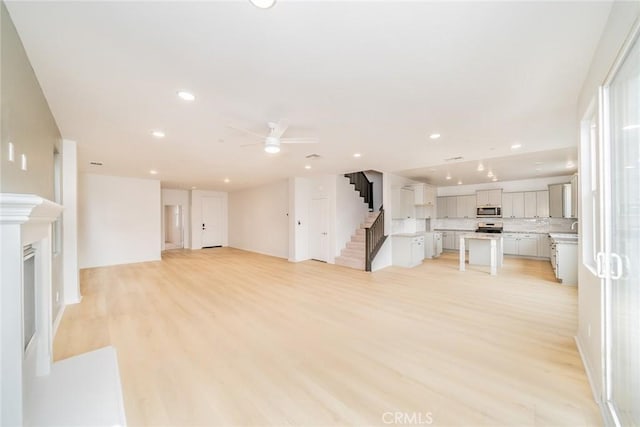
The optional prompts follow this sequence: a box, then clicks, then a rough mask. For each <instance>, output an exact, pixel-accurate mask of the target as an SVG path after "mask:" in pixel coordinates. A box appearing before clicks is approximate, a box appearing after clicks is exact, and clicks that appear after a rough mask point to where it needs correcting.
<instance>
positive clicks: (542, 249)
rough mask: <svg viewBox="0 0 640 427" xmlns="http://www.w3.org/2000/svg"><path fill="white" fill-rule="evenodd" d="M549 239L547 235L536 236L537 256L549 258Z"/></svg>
mask: <svg viewBox="0 0 640 427" xmlns="http://www.w3.org/2000/svg"><path fill="white" fill-rule="evenodd" d="M550 246H551V238H550V237H549V235H547V234H539V235H538V256H539V257H541V258H549V256H550V254H551V251H550Z"/></svg>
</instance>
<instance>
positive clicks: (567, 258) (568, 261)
mask: <svg viewBox="0 0 640 427" xmlns="http://www.w3.org/2000/svg"><path fill="white" fill-rule="evenodd" d="M551 265H552V266H553V271H554V272H555V274H556V279H558V280H559V281H560V282H562V283H563V284H565V285H576V284H577V283H578V245H577V244H576V243H564V242H557V241H553V242H552V244H551Z"/></svg>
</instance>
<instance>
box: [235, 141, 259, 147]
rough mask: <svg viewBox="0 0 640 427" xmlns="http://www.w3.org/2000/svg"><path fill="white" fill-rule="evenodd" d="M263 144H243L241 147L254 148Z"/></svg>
mask: <svg viewBox="0 0 640 427" xmlns="http://www.w3.org/2000/svg"><path fill="white" fill-rule="evenodd" d="M262 144H263V143H262V142H254V143H253V144H242V145H241V146H240V147H252V146H254V145H262Z"/></svg>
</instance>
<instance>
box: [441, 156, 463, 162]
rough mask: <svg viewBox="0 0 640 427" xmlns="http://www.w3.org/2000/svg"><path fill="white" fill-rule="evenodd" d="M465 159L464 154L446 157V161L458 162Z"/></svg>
mask: <svg viewBox="0 0 640 427" xmlns="http://www.w3.org/2000/svg"><path fill="white" fill-rule="evenodd" d="M462 159H464V157H462V156H458V157H449V158H448V159H444V161H445V162H457V161H458V160H462Z"/></svg>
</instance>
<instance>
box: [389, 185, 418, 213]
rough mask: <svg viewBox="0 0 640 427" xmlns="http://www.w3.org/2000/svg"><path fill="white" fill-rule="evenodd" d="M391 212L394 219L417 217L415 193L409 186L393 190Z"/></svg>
mask: <svg viewBox="0 0 640 427" xmlns="http://www.w3.org/2000/svg"><path fill="white" fill-rule="evenodd" d="M391 196H392V203H391V212H392V215H391V216H392V218H393V219H407V218H415V209H414V205H413V202H414V197H415V196H414V194H413V190H412V189H409V188H395V189H393V191H392V192H391Z"/></svg>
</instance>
